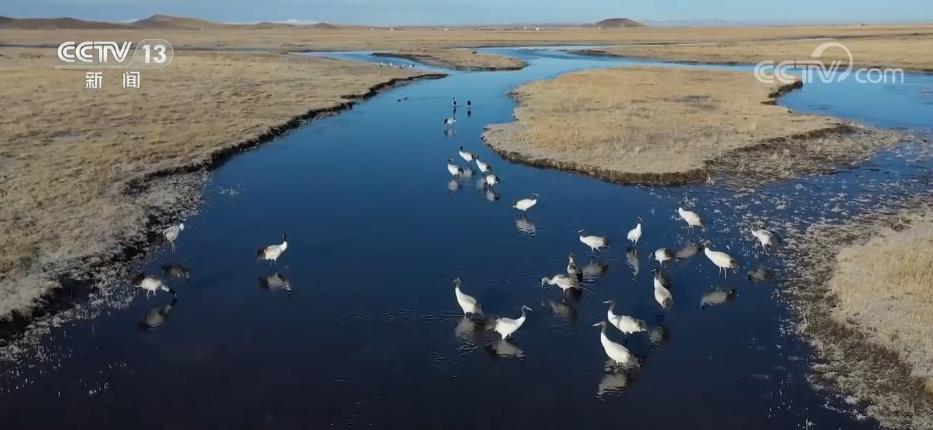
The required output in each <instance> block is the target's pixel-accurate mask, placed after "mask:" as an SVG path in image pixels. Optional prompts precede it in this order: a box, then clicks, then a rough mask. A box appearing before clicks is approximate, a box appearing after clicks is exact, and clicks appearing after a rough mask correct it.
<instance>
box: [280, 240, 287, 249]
mask: <svg viewBox="0 0 933 430" xmlns="http://www.w3.org/2000/svg"><path fill="white" fill-rule="evenodd" d="M279 248H281V249H282V251H284V250H286V249H288V241H287V240H283V241H282V244H281V245H279Z"/></svg>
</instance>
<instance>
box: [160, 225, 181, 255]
mask: <svg viewBox="0 0 933 430" xmlns="http://www.w3.org/2000/svg"><path fill="white" fill-rule="evenodd" d="M183 231H185V223H179V224H177V225H172V226H169V227H168V228H166V229H165V230H162V237H164V238H165V240H167V241H168V243H169V245H171V247H172V252H174V251H175V240H176V239H178V236H179V235H180V234H181V232H183Z"/></svg>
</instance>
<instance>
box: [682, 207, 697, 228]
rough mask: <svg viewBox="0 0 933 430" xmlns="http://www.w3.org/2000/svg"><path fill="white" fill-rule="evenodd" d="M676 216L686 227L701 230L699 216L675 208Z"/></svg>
mask: <svg viewBox="0 0 933 430" xmlns="http://www.w3.org/2000/svg"><path fill="white" fill-rule="evenodd" d="M677 214H678V215H680V219H682V220H684V222H686V223H687V226H688V227H700V228H703V220H702V219H700V216H699V215H697V213H696V212H693V211H688V210H686V209H684V208H677Z"/></svg>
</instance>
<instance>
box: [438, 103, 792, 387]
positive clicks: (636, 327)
mask: <svg viewBox="0 0 933 430" xmlns="http://www.w3.org/2000/svg"><path fill="white" fill-rule="evenodd" d="M455 123H456V119H454V118H452V117H448V118H445V119H444V125H445V126H446V127H452V126H453V125H454V124H455ZM458 155H459V156H460V158H461V159H463V161H465V162H466V163H467V166H466V167H463V166H460V165H458V164H457V163H455V162H454V161H453V159H450V158H448V159H447V171H448V173H450V175H451V176H453V177H454V179H455V180H456V179H458V178H463V177H471V176H472V174H473V165H474V164H475V165H476V168H477V169H478V170H479V172H480V174H482V180H481V181H479V183H478V184H481V185H482V187H483V188H485V189H487V190H490V189H492V188H493V187H496V186H497V185H498V184H500V183H501V182H502V181H501V179H500V178H499V177H498V176H497V175H496V174H495V173H493V171H492V166H491V165H490V164H489V163H486V162H483V161H482V160H480V159H479V157H477V156H476V154H474V153H471V152H469V151H466V150H464V148H463V146H461V147H460V149H459V151H458ZM538 197H539V196H538V194H532V195H531V196H530V197H526V198H522V199H519V200H516V201H515V203H514V204H513V205H512V207H513V208H515V209H516V210H518V211H520V212H521V214H522V217H523V218H524V216H525V214H526V213H527V212H528V211H529V210H531V209H532V208H533V207H534V206H535V205H537V204H538ZM677 217H678V218H679V219H680V220H682V221H683V222H684V223H685V224H686V226H687V228H700V229H705V226H704V222H703V219H702V218H701V217H700V215H699V214H697V213H696V212H694V211H691V210H688V209H684V208H683V207H678V208H677ZM578 234H579V236H578V239H579V241H580V242H581V243H583V244H584V245H586V246H587V247H588V248H589V250H590V251H591V252H592V253H593V254H596V253H599V252H600V251H602V250H603V249H605V248H606V247H608V246H609V239H608V238H607V237H605V236H599V235H591V234H586V233H585V232H584V231H583V230H580V231H578ZM751 235H752V237H753V238H754V239H755V240H757V241H758V243H760V244H761V246H762V247H763V248H764V249H767V248H768V247H770V246H773V245H774V243H775V241H776V236H775V234H774V233H772V232H770V231H768V230H765V229H753V230H751ZM641 237H642V220H641V218H640V217H639V218H638V222H637V224H636V225H635V227H634V228H632V229H631V230H629V231H628V233H627V234H626V238H627V239H628V241H629V242H631V247H632V249H634V248H635V247H637V246H638V241H639V239H641ZM699 249H702V250H703V254H704V255H705V256H706V258H707V259H709V261H710V262H712V263H713V265H715V266H716V267H717V268H718V269H719V271H720V274H723V273H724V274H725V275H726V276H727V275H728V271H729V269H733V270H734V269H736V267H737V263H736V261H735V259H734V258H732V256H730V255H729V254H727V253H726V252H723V251H717V250H715V249H713V248H712V247H711V244H710V242H709V241H703V242H701V243H700V245H699V246H698V249H697V251H698V250H699ZM653 256H654V259H655V260H656V261H657V262H658V268H657V269H654V270H653V272H654V280H653V286H654V299H655V301H657V303H658V305H659V306H660V307H661V308H662V309H663V310H667V309H669V308H670V306H671V304H672V303H673V301H674V297H673V294H672V293H671V285H670V283H669V281H668V280H667V278H666V277H665V275H664V272H663V271H662V270H661V269H662V268H663V267H664V263H665V262H667V261H670V260H672V259H674V258H675V253H674V252H673V251H671V250H670V249H668V248H660V249H657V250H655V251H654V254H653ZM582 278H583V272H582V271H581V270H580V268H579V267H578V266H577V263H576V261H575V259H574V255H573V254H570V255H569V256H568V263H567V270H566V273H558V274H555V275H553V276H551V277H544V278H542V279H541V285H542V286H544V285H549V286H556V287H558V288H560V289H561V290H562V291H563V292H564V293H565V294H566V293H570V292H574V291H575V290H581V289H584V287H583V286H582V285H581V283H580V281H581V279H582ZM453 285H454V296H455V298H456V300H457V304H459V306H460V309H461V310H462V311H463V314H464V316H465V317H468V318H477V319H479V318H482V317H483V311H482V307H481V306H480V304H479V302H478V301H477V300H476V298H475V297H473V296H471V295H469V294H467V293H464V292H463V289H462V281H461V279H460V278H459V277H458V278H456V279H454V281H453ZM722 293H723V294H725V295H726V296H729V295H731V294H734V292H727V291H722ZM606 304H608V305H609V310H608V311H607V313H606V319H605V320H602V321H600V322H597V323H596V324H594V325H593V326H594V327H600V343H601V344H602V346H603V349H604V351H605V353H606V355H607V356H608V357H609V359H610V362H611V363H612V364H614V365H616V366H619V367H621V368H623V369H630V368H633V367H638V360H637V359H636V357H635V356H634V355H633V354H632V353H631V352H630V351H629V350H628V348H626V347H625V346H624V345H623V344H620V343H617V342H614V341H612V340H610V339H609V337H607V336H606V330H607V328H608V327H609V326H612V327H615V328H616V329H618V330H619V331H620V332H622V333H623V334H625V335H626V336H628V335H631V334H634V333H639V332H645V331H647V326H646V324H645V322H644V321H642V320H638V319H635V318H633V317H631V316H628V315H622V314H616V313H615V301H614V300H609V301H607V302H606ZM528 311H531V308H529V307H527V306H524V305H523V306H522V307H521V315H520V316H519V317H518V318H509V317H495V318H491V319H489V320H488V321H482V320H479V321H478V322H482V323H484V324H485V326H486V327H487V328H488V329H490V330H492V331H494V332H496V333H498V334H499V336H500V337H501V339H502V340H503V341H504V340H506V339H508V338H509V337H510V336H512V335H513V334H514V333H515V332H516V331H518V330H519V329H520V328H521V327H522V325H523V324H524V323H525V320H526V317H527V312H528Z"/></svg>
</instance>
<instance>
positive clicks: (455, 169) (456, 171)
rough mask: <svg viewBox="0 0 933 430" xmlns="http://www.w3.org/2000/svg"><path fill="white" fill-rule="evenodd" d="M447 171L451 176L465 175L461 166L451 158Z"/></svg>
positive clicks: (448, 160)
mask: <svg viewBox="0 0 933 430" xmlns="http://www.w3.org/2000/svg"><path fill="white" fill-rule="evenodd" d="M447 171H448V172H449V173H450V176H460V175H463V169H462V168H461V167H460V166H458V165H456V164H454V161H453V160H451V159H449V158H448V159H447Z"/></svg>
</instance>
